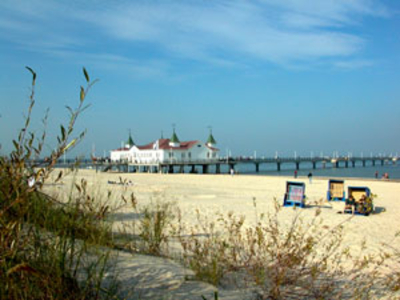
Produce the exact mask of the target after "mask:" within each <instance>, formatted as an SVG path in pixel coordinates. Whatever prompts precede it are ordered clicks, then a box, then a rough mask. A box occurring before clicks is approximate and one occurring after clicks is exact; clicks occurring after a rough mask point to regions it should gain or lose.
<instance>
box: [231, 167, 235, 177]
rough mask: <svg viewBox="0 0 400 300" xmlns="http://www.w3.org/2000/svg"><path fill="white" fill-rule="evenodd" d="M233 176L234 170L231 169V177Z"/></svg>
mask: <svg viewBox="0 0 400 300" xmlns="http://www.w3.org/2000/svg"><path fill="white" fill-rule="evenodd" d="M234 174H235V170H234V169H233V168H231V175H232V176H233V175H234Z"/></svg>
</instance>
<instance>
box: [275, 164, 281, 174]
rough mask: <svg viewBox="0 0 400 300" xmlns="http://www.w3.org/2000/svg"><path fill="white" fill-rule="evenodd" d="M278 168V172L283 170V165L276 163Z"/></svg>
mask: <svg viewBox="0 0 400 300" xmlns="http://www.w3.org/2000/svg"><path fill="white" fill-rule="evenodd" d="M276 167H277V170H278V172H279V171H280V170H281V163H280V162H277V163H276Z"/></svg>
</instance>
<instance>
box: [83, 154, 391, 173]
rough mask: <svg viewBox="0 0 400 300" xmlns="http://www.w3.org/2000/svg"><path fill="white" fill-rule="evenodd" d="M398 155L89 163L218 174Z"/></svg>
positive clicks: (349, 163) (383, 160)
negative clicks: (243, 168)
mask: <svg viewBox="0 0 400 300" xmlns="http://www.w3.org/2000/svg"><path fill="white" fill-rule="evenodd" d="M397 161H398V157H393V156H385V157H383V156H373V157H345V156H343V157H326V156H325V157H296V158H294V157H287V158H281V157H274V158H247V159H244V158H240V157H238V158H232V157H229V158H228V159H217V160H198V161H190V160H187V161H168V162H151V163H140V164H138V163H132V162H123V161H121V162H105V161H104V162H100V161H97V162H96V161H94V162H92V163H91V164H90V163H89V165H91V166H92V167H93V168H96V170H102V171H108V170H118V171H120V172H127V173H130V172H149V173H184V172H185V169H186V170H187V169H189V173H197V172H198V169H201V172H202V173H204V174H206V173H210V169H211V168H213V169H214V170H215V173H216V174H219V173H221V167H222V166H227V167H228V170H231V169H233V170H235V169H236V166H237V165H238V164H252V165H254V170H255V172H259V171H260V166H261V165H262V164H276V170H277V171H281V169H282V165H283V164H292V165H293V166H294V170H300V165H301V164H305V163H307V164H309V165H310V164H311V166H312V169H317V168H322V169H324V168H326V167H327V166H328V165H329V166H332V167H333V168H341V167H343V168H349V167H353V168H355V167H356V166H357V163H358V164H359V165H361V166H362V167H366V166H367V163H369V165H372V166H375V165H377V164H380V165H382V166H383V165H385V164H396V163H397Z"/></svg>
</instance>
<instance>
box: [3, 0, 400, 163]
mask: <svg viewBox="0 0 400 300" xmlns="http://www.w3.org/2000/svg"><path fill="white" fill-rule="evenodd" d="M25 66H30V67H31V68H32V69H34V70H35V71H36V73H37V83H36V105H35V110H34V114H33V116H34V120H35V121H34V122H33V123H32V128H31V129H32V130H33V131H35V132H40V131H41V130H42V126H41V118H42V117H43V115H44V112H45V111H46V109H47V108H49V109H50V117H49V125H48V129H47V130H48V132H49V139H48V141H47V142H46V149H47V150H48V151H49V150H51V149H52V147H54V137H55V134H57V133H58V131H59V124H60V123H62V122H66V121H67V117H68V112H67V110H66V109H65V106H66V105H69V106H76V105H77V104H78V101H79V89H80V85H83V84H85V78H84V76H83V74H82V67H83V66H84V67H85V68H86V69H87V70H88V72H89V74H90V77H91V78H97V79H99V81H98V82H97V83H96V84H95V85H94V86H93V88H92V89H91V91H90V93H89V95H88V98H87V101H88V103H90V104H91V106H90V108H89V109H88V110H86V111H85V113H84V114H83V115H82V117H81V119H79V120H78V123H77V130H78V131H80V130H87V135H86V137H85V140H84V141H83V142H82V143H81V144H80V145H79V146H78V147H77V148H76V149H75V150H74V152H72V153H71V154H70V155H78V154H79V155H81V154H82V155H88V154H89V153H90V152H91V151H93V150H94V151H95V152H96V155H104V153H105V154H108V153H109V150H111V149H115V148H118V147H119V146H120V145H121V141H126V140H127V138H128V130H129V129H130V130H131V131H132V135H133V139H134V141H135V142H136V143H137V144H139V145H141V144H147V143H149V142H151V141H153V140H155V139H157V138H160V136H161V132H163V135H164V137H170V136H171V134H172V126H173V125H172V124H175V126H176V132H177V135H178V137H179V139H180V140H182V141H185V140H203V141H206V140H207V137H208V134H209V127H212V130H213V135H214V137H215V139H216V140H217V142H218V147H219V148H220V150H221V154H220V155H225V154H226V153H227V152H230V153H231V154H232V155H253V154H254V151H256V154H257V156H274V155H275V153H276V152H277V151H278V153H279V155H280V156H281V157H283V156H293V155H294V153H295V152H296V155H303V156H305V155H311V153H313V154H314V155H317V154H320V153H321V152H322V153H323V154H324V155H330V154H332V152H334V151H335V152H336V151H338V152H339V153H345V154H347V153H352V154H353V156H356V155H360V154H361V153H363V155H369V154H370V153H371V152H372V153H374V154H379V153H382V154H383V153H386V154H390V153H393V154H394V153H396V152H398V153H399V154H400V136H399V132H400V121H399V116H400V101H399V100H400V84H399V83H400V72H399V70H400V2H398V1H389V0H388V1H379V0H313V1H311V0H310V1H309V0H253V1H246V0H240V1H236V0H229V1H226V0H215V1H206V0H203V1H202V0H197V1H193V0H181V1H180V0H175V1H169V0H162V1H161V0H159V1H157V0H146V1H144V0H143V1H141V0H137V1H133V0H132V1H124V0H119V1H109V0H96V1H94V0H86V1H75V0H72V1H71V0H70V1H61V0H59V1H56V0H29V1H23V0H21V1H15V0H1V1H0V67H1V68H0V144H1V145H2V148H1V149H0V153H1V152H2V153H8V152H9V151H10V150H11V149H12V143H11V141H12V139H13V138H15V136H16V134H17V132H18V129H20V128H21V126H22V124H23V120H24V114H25V113H26V109H27V103H28V97H29V93H30V82H31V75H30V73H29V72H28V71H27V70H26V69H25Z"/></svg>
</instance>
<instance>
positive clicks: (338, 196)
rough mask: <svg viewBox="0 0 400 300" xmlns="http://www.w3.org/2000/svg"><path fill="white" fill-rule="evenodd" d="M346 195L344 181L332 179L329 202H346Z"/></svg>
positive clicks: (328, 196) (330, 181)
mask: <svg viewBox="0 0 400 300" xmlns="http://www.w3.org/2000/svg"><path fill="white" fill-rule="evenodd" d="M345 195H346V193H345V191H344V180H337V179H330V180H329V182H328V192H327V195H326V199H328V201H346V196H345Z"/></svg>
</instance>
